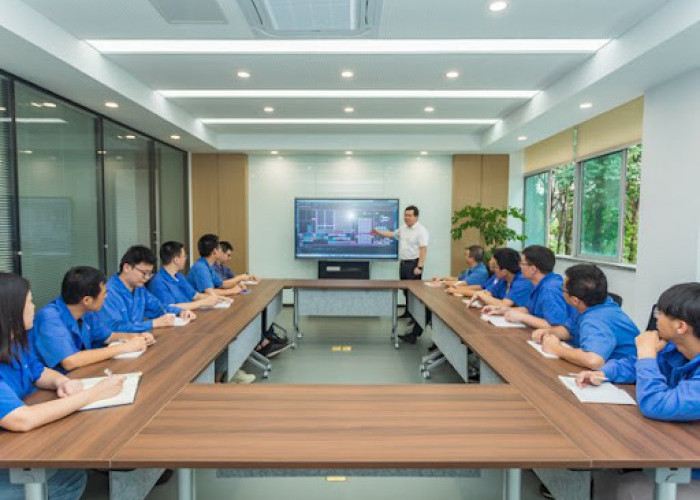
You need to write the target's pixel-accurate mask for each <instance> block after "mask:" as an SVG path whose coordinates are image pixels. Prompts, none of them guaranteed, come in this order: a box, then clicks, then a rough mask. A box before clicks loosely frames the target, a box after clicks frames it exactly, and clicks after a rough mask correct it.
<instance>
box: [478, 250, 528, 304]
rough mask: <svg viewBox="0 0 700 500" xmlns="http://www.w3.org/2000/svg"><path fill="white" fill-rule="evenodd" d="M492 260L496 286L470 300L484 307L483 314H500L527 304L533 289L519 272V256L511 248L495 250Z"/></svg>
mask: <svg viewBox="0 0 700 500" xmlns="http://www.w3.org/2000/svg"><path fill="white" fill-rule="evenodd" d="M493 258H494V260H495V261H496V265H495V266H494V275H495V276H496V278H497V279H498V281H497V284H495V285H494V286H491V287H490V289H489V290H479V291H477V292H474V294H473V295H472V300H479V301H480V302H481V303H482V304H484V305H485V306H486V307H484V313H485V314H494V313H502V312H504V311H505V310H506V309H507V308H509V307H513V306H524V305H525V304H527V301H528V300H529V298H530V294H531V293H532V288H533V287H532V283H530V282H529V281H528V280H526V279H525V278H524V277H523V275H522V272H521V271H520V254H519V253H518V252H517V251H516V250H513V249H512V248H497V249H495V250H494V251H493Z"/></svg>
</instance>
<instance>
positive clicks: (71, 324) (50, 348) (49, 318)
mask: <svg viewBox="0 0 700 500" xmlns="http://www.w3.org/2000/svg"><path fill="white" fill-rule="evenodd" d="M80 319H81V321H80V324H78V322H77V321H76V320H75V318H73V315H72V314H71V313H70V310H68V306H67V305H66V303H65V302H64V301H63V299H62V298H61V297H58V298H57V299H56V300H54V301H53V302H50V303H49V304H47V305H46V306H44V307H42V308H41V310H40V311H39V312H38V313H37V314H36V317H35V318H34V328H33V329H32V332H31V333H30V335H29V338H30V340H31V344H32V349H33V350H34V354H35V355H36V357H37V358H38V359H39V361H41V362H42V363H44V365H46V366H48V367H49V368H53V369H54V370H58V371H60V372H62V373H65V372H66V371H65V370H64V369H63V367H62V366H61V362H62V361H63V360H64V359H66V358H67V357H68V356H72V355H73V354H75V353H76V352H80V351H83V350H85V349H95V348H99V347H104V346H105V341H106V340H107V339H108V338H109V337H110V335H112V331H111V330H110V329H109V328H108V327H107V325H105V324H104V322H103V321H102V320H101V318H100V316H99V315H98V314H97V313H96V312H88V313H85V314H84V315H83V317H82V318H80Z"/></svg>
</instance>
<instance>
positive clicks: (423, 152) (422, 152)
mask: <svg viewBox="0 0 700 500" xmlns="http://www.w3.org/2000/svg"><path fill="white" fill-rule="evenodd" d="M420 154H422V155H423V156H425V155H427V154H428V152H427V151H421V152H420Z"/></svg>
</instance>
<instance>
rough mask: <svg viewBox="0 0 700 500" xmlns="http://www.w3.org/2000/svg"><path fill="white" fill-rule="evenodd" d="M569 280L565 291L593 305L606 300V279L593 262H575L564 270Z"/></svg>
mask: <svg viewBox="0 0 700 500" xmlns="http://www.w3.org/2000/svg"><path fill="white" fill-rule="evenodd" d="M564 273H565V274H566V277H567V278H569V281H567V282H566V293H568V294H569V295H571V296H572V297H576V298H577V299H580V300H581V301H582V302H583V303H584V304H586V306H588V307H593V306H597V305H598V304H602V303H604V302H605V301H606V300H608V279H607V278H606V277H605V273H604V272H603V271H602V270H601V269H600V268H599V267H598V266H596V265H594V264H576V265H575V266H571V267H570V268H568V269H567V270H566V271H564Z"/></svg>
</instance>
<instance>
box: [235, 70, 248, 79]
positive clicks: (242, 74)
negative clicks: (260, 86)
mask: <svg viewBox="0 0 700 500" xmlns="http://www.w3.org/2000/svg"><path fill="white" fill-rule="evenodd" d="M236 76H237V77H238V78H250V73H249V72H247V71H239V72H238V73H236Z"/></svg>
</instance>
